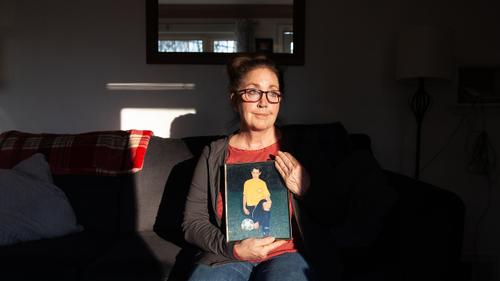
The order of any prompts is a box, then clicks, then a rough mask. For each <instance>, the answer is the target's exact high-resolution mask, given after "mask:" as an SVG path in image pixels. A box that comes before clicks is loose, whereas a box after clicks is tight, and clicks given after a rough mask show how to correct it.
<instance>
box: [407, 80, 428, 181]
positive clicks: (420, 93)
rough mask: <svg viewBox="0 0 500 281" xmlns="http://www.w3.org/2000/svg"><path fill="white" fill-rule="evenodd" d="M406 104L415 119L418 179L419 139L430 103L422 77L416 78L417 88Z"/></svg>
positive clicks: (417, 170) (417, 174)
mask: <svg viewBox="0 0 500 281" xmlns="http://www.w3.org/2000/svg"><path fill="white" fill-rule="evenodd" d="M408 104H409V106H410V108H411V111H412V112H413V114H414V115H415V119H416V121H417V139H416V147H415V179H417V180H418V179H419V177H420V139H421V131H422V121H423V119H424V115H425V113H426V112H427V110H428V109H429V106H430V105H431V96H429V94H427V92H426V91H425V88H424V78H423V77H419V78H418V89H417V91H416V92H415V94H413V96H412V97H411V99H410V100H409V101H408Z"/></svg>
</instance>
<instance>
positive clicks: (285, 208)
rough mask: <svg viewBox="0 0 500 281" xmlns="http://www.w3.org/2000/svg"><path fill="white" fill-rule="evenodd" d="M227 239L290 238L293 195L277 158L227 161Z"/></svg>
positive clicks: (225, 170) (225, 167)
mask: <svg viewBox="0 0 500 281" xmlns="http://www.w3.org/2000/svg"><path fill="white" fill-rule="evenodd" d="M224 174H225V198H226V202H225V203H226V204H225V210H226V218H225V219H226V238H227V241H228V242H229V241H238V240H243V239H246V238H249V237H265V236H273V237H275V238H277V239H290V238H291V237H292V233H291V227H290V209H289V207H290V201H289V200H290V196H289V192H288V189H287V188H286V186H285V184H284V182H283V180H282V178H281V175H280V174H279V173H278V171H277V170H276V168H275V167H274V161H266V162H253V163H241V164H226V165H225V166H224Z"/></svg>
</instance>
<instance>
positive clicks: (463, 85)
mask: <svg viewBox="0 0 500 281" xmlns="http://www.w3.org/2000/svg"><path fill="white" fill-rule="evenodd" d="M458 103H459V104H468V103H469V104H472V103H486V104H500V67H461V68H459V70H458Z"/></svg>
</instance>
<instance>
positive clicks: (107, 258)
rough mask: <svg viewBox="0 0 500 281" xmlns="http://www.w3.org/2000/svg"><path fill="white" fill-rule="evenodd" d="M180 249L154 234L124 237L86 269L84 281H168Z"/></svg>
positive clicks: (142, 233) (149, 232)
mask: <svg viewBox="0 0 500 281" xmlns="http://www.w3.org/2000/svg"><path fill="white" fill-rule="evenodd" d="M180 250H181V248H180V247H178V246H176V245H175V244H173V243H170V242H168V241H166V240H164V239H162V238H161V237H159V236H158V235H157V234H156V233H154V232H152V231H148V232H141V233H138V234H137V235H129V236H125V237H122V238H121V239H120V240H118V241H117V243H115V244H114V246H113V247H112V248H111V249H110V250H109V251H107V252H106V253H105V254H104V255H103V256H102V257H100V258H99V259H97V260H96V261H95V262H94V263H92V264H91V265H90V266H88V267H87V268H86V270H85V271H84V273H83V278H82V279H83V280H89V281H90V280H92V281H98V280H121V281H126V280H144V281H146V280H155V281H159V280H166V278H167V277H168V275H169V273H170V271H171V269H172V267H173V266H174V263H175V260H176V256H177V255H178V254H179V252H180Z"/></svg>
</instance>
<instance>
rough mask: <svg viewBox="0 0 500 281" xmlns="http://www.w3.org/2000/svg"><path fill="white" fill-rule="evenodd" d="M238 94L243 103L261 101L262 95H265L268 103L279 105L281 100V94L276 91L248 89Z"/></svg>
mask: <svg viewBox="0 0 500 281" xmlns="http://www.w3.org/2000/svg"><path fill="white" fill-rule="evenodd" d="M238 94H239V95H240V97H241V99H242V100H243V101H245V102H258V101H260V99H262V95H263V94H266V98H267V101H268V102H269V103H279V102H280V100H281V92H280V91H278V90H272V91H261V90H259V89H254V88H249V89H242V90H239V91H238Z"/></svg>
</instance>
